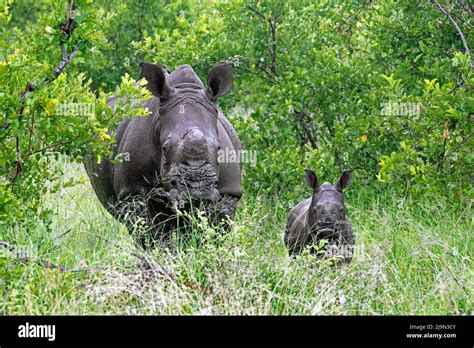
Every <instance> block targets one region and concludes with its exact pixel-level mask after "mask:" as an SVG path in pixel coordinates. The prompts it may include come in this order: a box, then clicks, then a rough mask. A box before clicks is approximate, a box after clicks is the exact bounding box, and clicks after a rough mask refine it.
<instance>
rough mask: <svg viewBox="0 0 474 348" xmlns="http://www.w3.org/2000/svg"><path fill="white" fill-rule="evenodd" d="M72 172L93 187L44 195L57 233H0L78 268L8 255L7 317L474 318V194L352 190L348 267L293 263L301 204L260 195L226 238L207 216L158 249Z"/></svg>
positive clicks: (241, 211) (2, 300) (0, 280)
mask: <svg viewBox="0 0 474 348" xmlns="http://www.w3.org/2000/svg"><path fill="white" fill-rule="evenodd" d="M66 168H67V172H66V177H65V179H64V180H65V181H67V178H68V177H73V176H74V177H78V176H82V177H83V179H84V184H81V185H78V186H75V187H72V188H65V189H63V190H61V191H60V192H59V193H57V194H54V195H50V196H48V197H45V200H46V203H45V209H51V210H52V211H53V212H54V213H55V215H54V219H53V220H52V221H51V223H50V231H49V232H48V229H47V228H46V227H45V226H44V225H37V226H36V227H35V228H33V229H30V230H29V231H27V230H25V229H22V228H21V227H19V226H15V227H11V228H8V229H6V230H3V231H0V239H3V240H7V241H8V242H10V243H12V244H15V245H17V246H18V247H20V248H22V249H24V250H26V251H27V252H29V253H30V254H33V256H36V257H37V258H38V259H42V260H49V261H51V262H52V263H54V264H56V265H62V266H64V267H66V268H67V271H66V272H61V271H59V270H58V269H54V268H53V269H48V268H45V267H43V266H41V265H38V264H37V263H34V262H27V263H24V264H23V263H21V262H19V261H18V258H17V257H15V256H14V255H12V254H11V253H8V252H2V253H1V255H0V256H1V257H0V313H1V314H289V315H294V314H310V315H311V314H314V315H351V314H369V315H370V314H386V315H391V314H401V315H405V314H472V313H473V301H472V298H473V267H472V256H473V233H472V232H473V220H472V219H473V218H472V210H471V206H470V204H468V202H467V201H466V202H458V203H457V204H455V205H452V204H448V202H445V201H443V200H433V199H424V200H421V201H411V200H403V199H397V198H394V197H392V196H391V195H390V193H388V192H385V193H380V192H379V193H376V192H375V191H374V189H369V188H360V187H359V188H357V187H355V188H353V189H352V190H351V189H349V191H348V194H347V198H346V206H347V212H348V216H349V219H350V221H351V222H352V225H353V228H354V232H355V237H356V247H357V250H356V255H355V258H354V260H353V262H352V263H351V264H350V265H348V266H342V267H334V266H331V265H329V264H327V263H324V262H320V261H316V260H315V259H314V258H313V257H312V256H311V255H306V254H305V255H302V256H300V257H297V258H289V257H288V256H287V253H286V250H285V247H284V245H283V242H282V233H283V229H284V226H285V223H286V217H287V213H288V211H289V209H290V208H291V207H292V204H294V203H296V200H295V201H294V202H289V201H285V200H283V199H279V198H278V197H264V196H262V195H255V196H254V195H250V194H248V195H245V196H244V198H243V199H242V200H241V202H240V204H239V207H238V212H237V216H236V220H235V223H234V229H233V232H232V233H229V234H225V235H222V234H221V233H219V232H218V231H215V230H214V229H213V228H211V227H210V226H209V225H208V224H207V222H206V219H205V218H204V217H202V216H200V215H199V214H196V215H194V218H193V231H194V232H193V233H194V238H191V240H190V241H188V242H187V243H184V244H179V246H178V247H177V250H174V251H170V250H155V251H154V252H152V253H148V254H147V253H143V252H140V251H139V250H138V249H137V248H136V247H135V245H134V242H133V239H132V237H131V236H130V235H129V234H128V232H127V231H126V229H125V227H124V226H122V225H121V224H120V223H118V222H117V221H115V220H114V219H113V218H112V217H111V216H110V215H109V214H108V213H107V212H106V211H105V210H104V209H103V208H102V207H101V206H100V204H99V202H98V201H97V199H96V197H95V195H94V193H93V191H92V188H91V187H90V185H89V183H88V180H87V178H86V175H85V173H84V171H83V169H82V168H81V167H79V166H76V165H67V166H66ZM296 190H297V191H296V192H297V193H296V194H295V197H299V198H300V199H303V198H304V197H305V193H304V192H303V190H302V189H301V188H297V189H296ZM137 253H138V254H140V255H136V254H137ZM137 256H140V257H145V258H146V259H147V260H148V261H147V262H148V263H149V267H144V266H143V265H144V261H143V259H142V260H141V259H140V258H139V257H137ZM150 265H151V266H150Z"/></svg>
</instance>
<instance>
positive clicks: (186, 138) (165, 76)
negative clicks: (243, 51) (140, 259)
mask: <svg viewBox="0 0 474 348" xmlns="http://www.w3.org/2000/svg"><path fill="white" fill-rule="evenodd" d="M140 66H141V77H144V78H145V79H146V80H147V82H148V83H147V85H146V87H147V88H148V89H149V90H150V92H151V93H152V94H153V98H151V99H150V100H148V101H146V102H145V104H144V106H145V107H147V108H148V109H149V110H150V111H151V113H150V115H149V116H147V117H133V118H131V119H127V120H125V121H123V122H122V123H121V124H120V125H119V127H118V128H117V130H116V132H115V138H116V145H115V146H114V149H113V153H114V155H117V154H120V153H122V154H126V160H124V161H122V162H120V163H115V164H114V163H112V162H111V161H109V160H103V161H102V162H101V163H100V164H97V163H95V162H94V161H93V160H92V159H91V157H88V158H86V159H85V161H84V164H85V167H86V170H87V173H88V175H89V178H90V181H91V183H92V186H93V188H94V191H95V192H96V194H97V197H98V198H99V200H100V202H101V203H102V205H103V206H104V207H105V208H106V209H107V210H108V211H109V212H110V213H111V214H112V215H113V216H115V217H116V218H117V219H119V220H121V221H123V222H125V223H126V224H127V226H128V228H129V230H131V229H134V228H133V227H132V226H134V224H133V222H134V221H133V219H135V220H137V219H138V218H139V217H141V218H142V219H143V220H144V221H146V225H147V226H148V227H149V229H148V232H150V231H151V233H148V234H147V235H139V239H138V240H139V241H140V243H141V244H142V245H143V246H145V247H146V246H149V245H150V244H149V242H150V241H153V242H156V241H160V240H161V241H165V242H168V241H169V238H170V236H171V233H172V232H173V231H174V230H175V229H176V227H177V225H178V224H177V217H176V209H175V207H176V203H177V202H179V203H183V202H189V201H193V202H195V201H201V202H202V201H206V202H208V203H211V205H212V206H213V207H215V208H214V209H215V210H214V211H215V213H214V215H213V216H214V218H215V219H216V220H217V221H222V220H223V219H225V220H227V218H231V219H232V218H233V217H234V214H235V209H236V206H237V202H238V201H239V199H240V197H241V195H242V183H241V167H240V163H238V161H236V163H219V161H218V157H219V156H218V154H219V152H220V151H236V153H239V152H240V151H241V150H242V148H241V144H240V141H239V138H238V136H237V134H236V132H235V130H234V128H233V127H232V125H231V124H230V123H229V122H228V121H227V120H226V118H225V117H224V115H223V113H222V111H221V110H220V109H219V108H218V107H217V105H216V100H217V98H219V97H221V96H223V95H225V94H227V93H228V92H229V91H230V89H231V88H232V64H220V65H217V66H215V67H214V68H212V69H211V70H210V71H209V74H208V86H207V88H205V87H204V85H203V83H202V81H201V80H200V79H199V77H198V76H197V75H196V73H195V72H194V70H193V69H192V67H191V66H189V65H182V66H180V67H178V68H177V69H176V70H175V71H173V72H172V73H170V72H169V71H168V69H167V68H166V66H163V67H162V68H160V67H158V66H157V65H154V64H149V63H141V64H140ZM116 102H117V97H112V98H110V99H109V100H108V101H107V103H108V104H109V105H110V106H111V107H114V106H115V104H116ZM153 193H158V194H153ZM181 206H182V204H181ZM130 216H132V221H131V219H130ZM143 220H142V221H143ZM134 230H136V228H135V229H134ZM149 237H151V238H149Z"/></svg>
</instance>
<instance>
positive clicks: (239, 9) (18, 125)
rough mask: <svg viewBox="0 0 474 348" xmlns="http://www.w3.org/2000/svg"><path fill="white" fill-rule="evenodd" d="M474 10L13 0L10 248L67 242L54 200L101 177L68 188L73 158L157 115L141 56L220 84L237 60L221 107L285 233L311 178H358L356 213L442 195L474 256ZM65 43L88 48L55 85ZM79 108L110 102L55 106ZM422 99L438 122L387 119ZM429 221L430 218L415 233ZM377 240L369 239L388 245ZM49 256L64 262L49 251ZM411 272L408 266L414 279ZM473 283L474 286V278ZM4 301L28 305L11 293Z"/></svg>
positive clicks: (3, 150)
mask: <svg viewBox="0 0 474 348" xmlns="http://www.w3.org/2000/svg"><path fill="white" fill-rule="evenodd" d="M73 3H75V4H76V10H75V11H74V12H75V18H74V21H75V27H74V29H73V30H70V32H68V30H65V29H64V26H65V23H67V22H66V20H67V11H68V6H69V7H70V6H71V5H72V4H73ZM440 8H441V9H443V10H444V11H446V13H447V14H448V15H449V16H447V15H446V14H445V13H443V12H442V11H441V10H440ZM448 17H450V18H448ZM472 18H473V8H472V5H469V2H467V1H441V0H439V1H438V2H437V1H410V0H400V1H390V0H387V1H370V0H369V1H367V0H366V1H337V0H326V1H306V0H299V1H286V2H285V1H276V0H275V1H243V0H232V1H201V0H187V1H185V0H177V1H172V2H170V1H162V0H160V1H151V0H131V1H122V0H114V1H109V2H104V1H91V0H78V1H77V2H74V1H55V0H45V1H39V2H31V1H28V0H15V1H11V0H2V1H1V2H0V23H1V27H0V82H1V83H0V240H8V241H10V242H12V243H20V244H22V243H27V244H28V243H30V244H33V245H38V243H39V241H47V243H46V244H45V245H50V246H51V245H54V243H52V242H51V241H50V240H49V238H51V236H52V235H54V233H64V232H66V231H69V230H70V228H66V227H64V230H62V232H58V230H56V232H54V231H55V226H56V225H55V224H57V221H58V219H59V220H61V219H62V217H61V214H64V211H63V210H58V209H53V208H51V206H50V204H48V199H51V197H55V196H54V194H59V195H61V192H63V191H64V190H66V189H67V188H68V187H72V186H76V185H85V182H86V181H85V177H84V175H83V173H82V174H79V172H80V171H81V169H78V167H73V168H74V171H75V172H76V173H77V174H76V175H71V176H68V180H66V181H65V180H64V177H65V175H66V176H67V174H68V170H69V168H71V167H70V166H68V165H65V164H64V163H63V162H62V160H63V159H64V158H67V161H68V162H80V161H81V159H82V158H83V156H84V155H86V154H90V153H93V154H95V155H96V156H97V157H101V156H106V155H107V154H108V148H109V145H110V144H111V142H112V141H113V138H112V137H110V136H109V132H110V130H113V129H114V128H115V127H116V125H117V124H118V122H120V120H122V119H123V118H124V117H130V116H131V115H144V114H146V110H142V109H136V108H133V107H132V105H131V103H130V99H131V98H133V99H136V100H142V99H144V98H147V97H149V94H148V93H147V92H146V91H144V90H143V89H142V88H141V87H140V86H139V85H137V84H134V81H135V80H134V79H137V78H138V62H139V61H141V60H144V61H149V62H155V63H160V64H167V65H168V66H169V67H170V68H171V69H174V68H176V67H177V66H179V65H181V64H185V63H186V64H190V65H192V66H193V67H194V69H195V71H196V72H197V73H198V74H199V75H200V76H201V78H202V79H203V81H205V77H206V75H207V71H208V70H209V69H210V68H211V67H212V66H213V65H214V64H216V63H218V62H222V61H232V62H234V64H235V68H234V88H233V91H232V93H231V94H230V95H228V96H226V97H225V98H221V100H220V101H219V104H220V106H221V108H222V109H223V111H224V113H225V114H226V115H227V116H228V117H229V119H230V120H231V122H232V124H233V125H234V126H235V128H236V129H237V132H238V133H239V136H240V137H241V139H242V142H243V144H244V146H245V148H246V149H247V150H254V151H257V164H256V166H255V167H252V166H249V165H246V166H245V167H244V185H245V194H246V197H248V198H245V200H244V201H243V203H242V213H241V214H242V215H241V218H240V220H239V221H241V222H242V223H244V224H248V223H251V221H248V220H246V219H258V217H256V216H253V214H254V213H253V212H254V209H256V204H257V203H256V202H259V201H260V200H262V201H264V202H271V203H272V204H274V206H275V211H272V210H271V209H270V210H269V211H266V212H265V214H269V215H270V216H273V218H271V219H270V220H269V221H268V224H270V225H271V226H273V225H278V228H276V229H279V230H281V229H282V228H283V224H284V220H285V218H286V216H285V214H286V212H287V211H288V209H290V208H291V207H292V205H293V204H295V203H296V202H297V201H299V200H301V199H302V198H303V197H305V195H307V194H308V190H307V188H306V186H305V183H304V181H303V173H304V169H305V168H313V169H315V170H316V172H317V173H318V175H319V176H320V177H321V178H322V179H323V180H328V181H334V180H335V179H336V177H337V176H338V175H339V174H340V172H341V171H342V170H343V169H347V168H351V169H353V172H354V177H355V182H354V186H353V188H352V189H351V190H349V191H348V193H347V196H348V197H347V201H348V202H351V200H356V198H357V197H364V199H357V202H358V204H357V205H355V204H354V208H353V210H355V211H356V212H357V211H361V212H363V211H365V210H364V209H369V207H374V206H376V207H379V208H378V209H380V211H382V210H383V209H387V211H391V212H392V213H393V214H395V211H396V210H397V209H399V207H400V205H397V204H401V205H403V206H404V207H405V204H409V205H408V206H406V209H407V211H408V212H410V211H416V210H417V209H420V208H419V207H424V206H426V205H431V204H432V202H435V201H436V202H440V203H439V205H437V207H438V209H439V211H437V212H436V213H433V214H432V219H434V220H433V222H432V223H433V224H434V225H436V226H442V225H443V224H445V226H444V227H443V228H442V227H440V228H441V230H440V231H441V232H440V235H443V234H444V233H448V234H449V233H451V232H452V233H453V234H454V235H453V236H452V238H455V240H456V241H459V240H461V241H464V242H465V243H466V244H465V245H467V249H463V251H462V252H461V251H460V249H458V246H460V245H461V244H458V243H457V242H456V243H455V244H454V245H455V246H453V245H452V244H450V243H451V242H446V243H448V245H450V248H453V250H454V251H455V252H457V253H461V254H462V255H464V257H466V255H467V256H469V255H471V254H472V235H471V234H470V233H467V232H468V231H469V230H470V231H471V232H472V214H469V213H468V214H467V216H466V213H465V212H466V211H467V212H471V199H472V194H473V190H472V185H471V182H472V172H473V156H472V145H473V143H472V125H473V109H474V108H473V105H474V102H473V93H472V87H473V83H474V75H473V65H472V57H471V56H470V54H469V52H467V51H466V46H467V47H468V48H472V47H474V33H473V31H472V26H473V21H472ZM452 20H454V21H455V22H456V23H457V24H458V26H459V29H460V31H461V32H462V33H463V39H461V38H460V34H459V31H458V30H457V29H456V27H455V26H454V25H453V23H452ZM63 50H66V53H67V54H71V53H72V52H76V53H75V56H74V57H73V59H71V61H70V62H69V63H68V64H67V66H66V67H65V69H64V71H62V73H61V74H60V75H59V76H57V77H56V78H54V79H52V78H51V76H52V72H53V71H54V69H55V67H57V66H58V64H59V62H60V61H61V59H62V58H64V54H63ZM31 85H34V86H35V88H34V90H31V91H29V87H28V86H31ZM111 93H115V94H119V95H122V96H127V97H128V99H127V101H126V102H125V105H124V107H123V110H118V111H116V112H113V111H112V110H110V109H109V108H108V107H107V105H106V104H105V100H106V97H107V96H108V95H110V94H111ZM65 101H66V102H67V101H69V102H76V103H93V105H94V106H95V112H94V114H92V115H89V116H87V115H81V116H80V117H70V116H69V117H64V116H62V115H59V114H58V113H56V112H55V110H56V108H57V107H58V105H60V104H61V103H63V102H65ZM404 103H412V104H416V105H420V113H419V114H416V115H407V114H405V115H399V114H397V112H396V111H393V110H392V112H387V110H386V108H385V110H384V106H386V105H387V104H391V105H400V104H401V105H408V104H404ZM64 156H66V157H64ZM73 192H76V191H73ZM47 197H48V198H47ZM379 200H381V201H384V202H386V206H383V207H380V206H379V204H378V203H377V202H378V201H379ZM400 202H402V203H400ZM407 202H408V203H407ZM349 204H350V203H349ZM79 205H80V204H79ZM88 205H90V203H88ZM263 206H265V204H263ZM384 207H385V208H384ZM95 209H101V208H99V207H98V206H96V208H95ZM370 209H372V208H370ZM249 211H252V213H249ZM380 211H379V213H381V212H380ZM356 214H357V213H356ZM361 214H362V215H364V214H363V213H361ZM407 214H408V213H407ZM445 214H446V215H445ZM394 216H395V215H392V218H393V217H394ZM456 216H457V217H458V218H457V217H456ZM469 216H471V217H469ZM378 218H380V216H379V217H378ZM417 218H418V217H415V215H413V216H411V219H417ZM78 219H84V217H81V218H78ZM102 219H106V218H105V217H102ZM406 219H408V220H410V217H407V218H406ZM446 219H448V220H449V219H450V220H449V221H446ZM55 221H56V222H55ZM107 221H109V220H107ZM359 221H360V223H361V224H362V223H363V219H361V220H359ZM391 221H392V223H393V225H390V224H389V225H390V226H389V225H387V230H388V231H392V229H391V228H394V229H393V233H400V231H399V230H397V228H398V227H396V226H395V225H396V224H398V223H399V222H397V220H396V219H393V220H391ZM456 221H457V222H456ZM463 224H464V227H459V230H456V229H457V228H458V227H457V226H462V225H463ZM114 226H115V225H114ZM427 226H431V222H429V221H428V220H427V221H426V225H423V226H418V227H417V228H415V229H414V230H415V231H417V232H414V233H415V235H416V236H418V237H420V235H421V234H423V233H424V230H425V229H426V228H431V227H427ZM447 226H451V228H447ZM247 227H248V226H247ZM361 227H362V225H361V226H359V228H361ZM56 228H57V227H56ZM90 228H92V227H90ZM266 228H268V229H269V230H273V231H274V230H276V229H275V227H273V228H270V227H269V226H267V227H263V231H265V230H266ZM71 229H73V230H74V227H71ZM452 229H454V231H452ZM375 230H376V229H375ZM375 230H372V231H371V232H370V233H368V234H366V235H364V234H361V237H362V238H366V237H368V236H371V237H370V238H377V234H375V232H374V231H375ZM378 232H380V233H382V232H383V231H380V230H378ZM104 233H105V232H104ZM254 233H258V232H256V231H254ZM268 233H269V232H268ZM387 233H388V232H387ZM402 234H403V233H402ZM418 234H420V235H418ZM25 236H27V237H25ZM251 236H254V235H253V234H250V235H248V236H247V237H248V238H249V239H251ZM379 236H380V235H379ZM269 238H273V240H274V242H275V243H277V242H278V241H279V240H280V236H279V235H272V237H269ZM370 238H369V240H370ZM420 238H421V237H420ZM244 239H245V238H244ZM386 239H387V240H396V238H395V237H394V236H391V237H390V236H387V237H386ZM415 239H416V238H415ZM48 241H49V242H48ZM418 242H419V241H418ZM48 243H52V244H48ZM229 243H230V242H229ZM400 243H402V241H400ZM402 244H403V243H402ZM39 245H43V244H41V243H39ZM97 248H99V247H97ZM94 250H95V249H94ZM98 250H101V249H100V248H99V249H98ZM402 250H404V249H403V248H402ZM39 252H40V254H41V253H44V255H45V256H47V257H48V258H50V257H51V256H52V255H54V253H53V254H51V252H52V250H51V249H50V248H49V247H48V248H46V247H44V249H41V248H40V251H39ZM430 252H431V251H430ZM405 253H406V250H405ZM277 254H281V252H277ZM58 255H59V254H58ZM58 255H56V256H58ZM199 255H201V253H199ZM435 255H437V256H436V260H437V261H436V262H441V263H442V262H443V260H445V259H444V254H442V255H443V256H440V255H438V254H436V253H435ZM90 256H91V255H89V257H90ZM201 256H202V255H201ZM58 257H59V256H58ZM399 257H401V255H398V256H397V257H396V258H395V260H396V261H397V262H398V261H400V259H399ZM438 257H439V260H438V259H437V258H438ZM72 260H76V259H75V258H72V259H68V261H67V262H73V261H72ZM463 260H464V259H463ZM76 261H77V260H76ZM181 261H182V260H181ZM73 263H74V262H73ZM466 265H469V262H468V261H462V262H461V264H460V265H457V266H459V267H457V266H454V265H452V267H453V268H454V269H455V271H454V274H456V275H457V276H458V277H461V276H462V277H465V270H466ZM425 266H426V265H425ZM209 267H211V266H209ZM216 267H217V266H216ZM407 267H408V266H407ZM426 267H428V266H426ZM456 267H457V268H456ZM211 269H212V267H211ZM409 269H410V268H409V267H408V268H407V269H403V270H400V269H398V271H399V272H402V273H400V274H403V275H404V276H407V277H408V273H404V272H405V271H407V270H409ZM468 269H469V268H468ZM299 271H301V269H299ZM407 272H411V271H407ZM0 273H1V271H0ZM274 276H275V275H274V274H273V275H270V277H274ZM265 279H266V280H265V281H267V280H268V279H267V278H265ZM272 279H273V278H272ZM429 279H431V278H429ZM469 279H470V278H469ZM415 283H416V282H415ZM415 283H413V284H411V285H413V286H416V284H415ZM12 284H13V283H12ZM428 284H431V283H430V282H429V281H427V283H426V284H423V285H420V284H418V285H419V286H421V288H422V289H423V287H424V286H427V287H428V286H431V285H428ZM471 285H472V283H471ZM460 289H461V290H459V291H460V293H462V294H465V285H463V286H461V287H460ZM463 289H464V290H463ZM282 291H286V290H284V289H283V290H282ZM4 293H5V294H8V295H5V296H7V297H8V296H10V295H11V288H9V289H7V290H5V292H4ZM453 296H455V300H454V301H455V302H456V301H458V302H459V301H461V302H462V301H464V302H463V304H462V305H459V303H458V302H456V305H455V306H454V307H449V306H447V307H442V309H439V310H441V311H452V312H456V311H458V307H459V306H461V307H462V308H463V310H462V311H464V312H469V310H470V308H472V307H471V304H470V302H467V303H466V301H467V300H466V299H465V297H463V296H464V295H461V297H459V296H458V294H455V295H453ZM456 296H458V297H456ZM460 298H461V299H460ZM448 302H449V301H448ZM275 308H276V311H277V312H278V309H279V310H282V308H280V307H278V306H277V307H275ZM390 308H391V309H390V310H392V311H393V308H392V307H390ZM453 308H457V309H453ZM371 310H374V311H376V310H375V309H374V308H373V307H371ZM397 310H398V312H399V313H406V312H407V311H409V310H408V309H407V308H405V307H402V308H398V309H397ZM418 310H419V311H422V312H423V311H429V310H428V309H427V308H426V307H424V308H420V309H418ZM191 312H192V311H191ZM369 312H370V311H369Z"/></svg>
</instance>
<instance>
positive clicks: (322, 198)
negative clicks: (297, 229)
mask: <svg viewBox="0 0 474 348" xmlns="http://www.w3.org/2000/svg"><path fill="white" fill-rule="evenodd" d="M306 177H307V179H308V182H309V184H310V186H311V188H312V189H313V196H312V199H311V206H310V208H309V211H308V223H309V225H310V226H311V232H312V233H314V234H315V235H316V237H317V238H318V239H328V240H329V241H333V240H335V239H337V238H338V237H339V236H338V234H337V231H338V227H339V225H340V224H341V223H342V221H344V220H345V218H346V217H345V213H344V194H343V190H344V189H345V188H346V187H347V186H349V185H350V183H351V181H352V174H351V172H350V171H344V172H343V173H342V175H341V177H340V179H339V181H338V182H337V184H336V185H332V184H330V183H329V182H325V183H323V184H322V185H319V182H318V178H317V177H316V174H315V173H314V172H313V171H312V170H306Z"/></svg>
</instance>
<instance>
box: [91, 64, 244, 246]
mask: <svg viewBox="0 0 474 348" xmlns="http://www.w3.org/2000/svg"><path fill="white" fill-rule="evenodd" d="M166 76H167V79H166V80H167V83H168V85H169V86H170V87H173V88H177V89H178V88H180V86H184V87H183V88H187V87H189V86H192V88H195V89H197V90H199V89H202V90H203V91H204V86H203V84H202V82H201V81H200V80H199V78H198V77H197V75H196V74H195V73H194V71H192V68H191V67H190V66H188V65H185V66H182V67H179V68H177V69H176V70H175V71H174V72H173V73H171V74H168V73H167V74H166ZM116 102H117V97H112V98H109V100H108V101H107V103H108V105H109V106H111V107H112V108H114V107H115V104H116ZM144 106H146V107H147V108H148V109H149V110H150V111H151V115H150V116H147V117H133V118H131V119H127V120H125V121H123V122H122V123H120V125H119V126H118V128H117V130H116V132H115V137H116V140H117V142H116V146H114V149H113V153H114V156H115V155H117V154H119V153H124V154H127V157H129V159H130V160H129V161H123V162H121V163H119V164H112V163H111V162H110V161H109V160H107V159H104V160H103V161H102V162H101V163H100V164H96V163H95V162H94V161H93V160H92V158H91V157H90V156H88V157H86V158H85V159H84V165H85V168H86V171H87V174H88V176H89V178H90V181H91V184H92V187H93V188H94V191H95V193H96V194H97V197H98V199H99V200H100V202H101V203H102V205H103V206H104V207H105V208H106V209H107V210H108V211H109V212H110V213H111V214H112V215H113V216H114V217H116V218H118V219H119V220H122V221H123V214H122V212H120V204H121V202H122V201H126V200H130V197H137V195H141V197H144V196H146V194H147V192H149V191H150V190H151V189H152V188H156V187H158V188H161V187H162V183H161V182H160V180H161V179H160V167H161V163H160V161H161V147H160V146H159V145H158V144H157V141H158V140H157V138H158V139H159V135H157V134H156V133H154V125H155V123H156V119H157V118H158V117H160V116H159V109H160V99H159V98H158V97H153V98H152V99H150V100H148V101H147V102H146V103H145V104H144ZM217 110H218V122H217V132H218V137H219V143H220V146H221V149H222V150H225V149H226V148H228V149H231V150H235V151H239V150H242V146H241V143H240V141H239V138H238V136H237V134H236V132H235V130H234V128H233V127H232V125H231V124H230V123H229V122H228V121H227V119H226V118H225V117H224V115H223V113H222V112H221V110H220V109H218V108H217ZM186 117H188V116H187V115H186ZM189 117H192V116H189ZM217 186H218V191H219V193H220V195H221V198H220V201H219V202H217V204H216V206H218V207H220V208H219V209H220V210H221V211H220V212H217V215H219V216H221V217H223V216H228V217H229V218H233V217H234V214H235V208H236V205H237V202H238V200H239V199H240V197H241V195H242V172H241V165H240V163H221V164H220V172H219V175H218V184H217ZM133 199H134V198H132V200H133ZM140 204H142V203H140ZM141 209H142V210H141V211H139V212H135V213H138V215H140V216H143V217H145V219H146V220H147V221H148V222H149V223H150V224H153V225H159V224H160V220H161V221H165V223H166V224H165V225H161V226H165V227H164V228H162V229H161V231H156V233H164V234H168V233H169V232H170V231H169V230H170V229H173V228H174V227H176V222H175V221H173V219H170V217H171V218H173V214H174V212H173V211H172V210H170V209H169V207H168V206H167V205H156V204H155V205H154V206H151V205H150V204H148V203H147V202H145V206H144V207H142V208H141ZM129 229H130V228H129ZM155 238H156V239H160V238H161V236H155Z"/></svg>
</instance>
